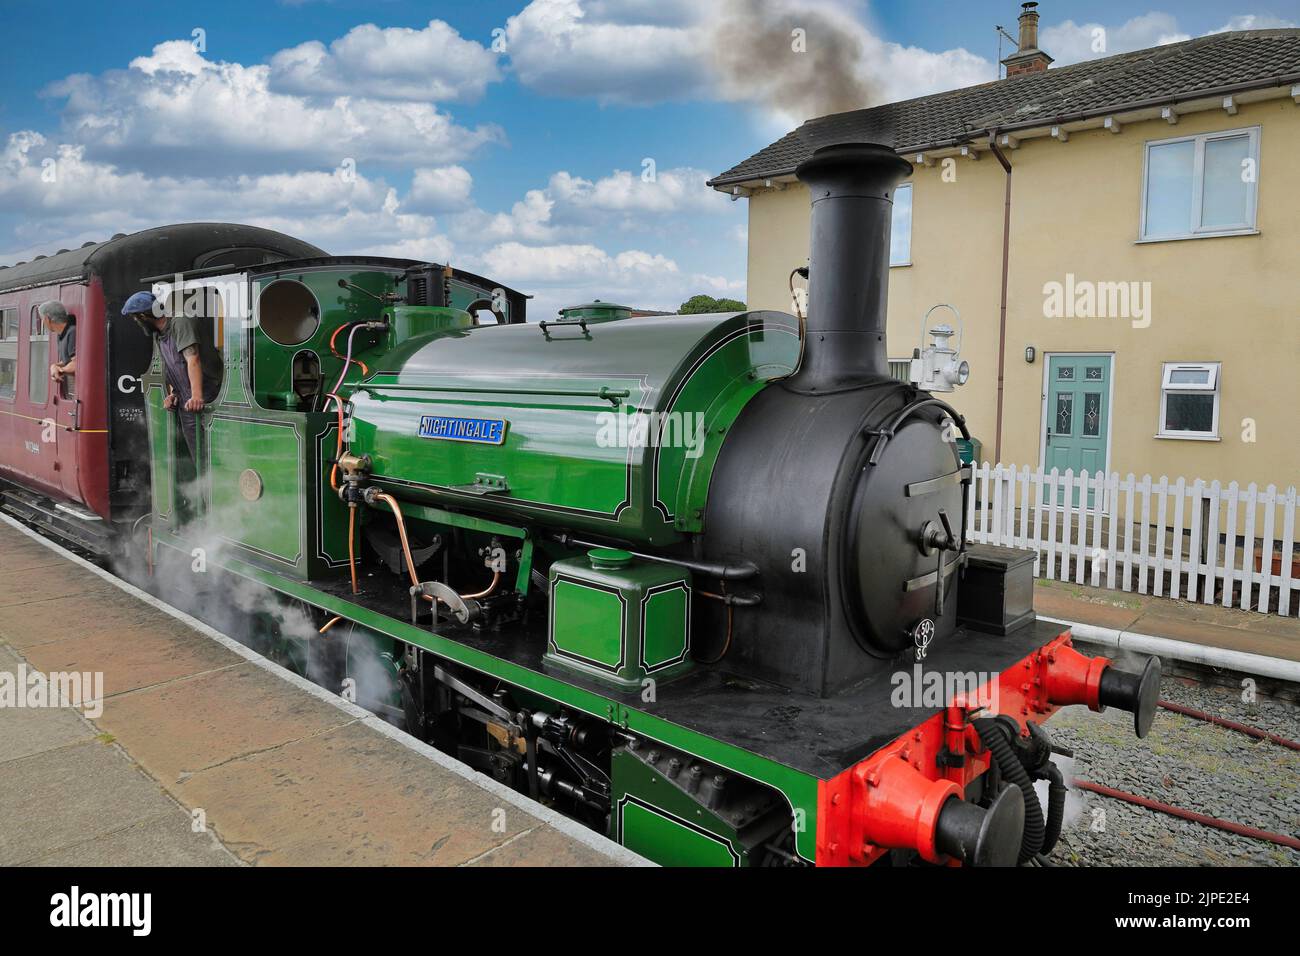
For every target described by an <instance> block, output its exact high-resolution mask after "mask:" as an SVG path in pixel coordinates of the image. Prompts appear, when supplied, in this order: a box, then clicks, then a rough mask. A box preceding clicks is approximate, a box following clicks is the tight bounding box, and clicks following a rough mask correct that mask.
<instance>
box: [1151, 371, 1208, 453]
mask: <svg viewBox="0 0 1300 956" xmlns="http://www.w3.org/2000/svg"><path fill="white" fill-rule="evenodd" d="M1222 364H1223V363H1221V362H1165V363H1164V365H1163V366H1162V367H1161V371H1160V431H1159V432H1157V433H1156V437H1157V438H1182V439H1188V440H1190V441H1218V440H1219V399H1220V397H1221V396H1222V390H1221V388H1220V384H1221V381H1222V377H1223V376H1222V374H1221V373H1222ZM1180 369H1194V370H1196V371H1206V372H1209V381H1208V382H1201V383H1194V384H1188V383H1186V382H1177V383H1175V382H1172V381H1171V378H1172V377H1173V372H1175V371H1177V370H1180ZM1206 393H1211V394H1213V395H1214V418H1213V421H1212V422H1211V425H1210V430H1209V431H1208V432H1192V431H1170V430H1169V429H1168V428H1166V426H1165V412H1166V408H1167V404H1166V399H1167V398H1168V397H1169V396H1170V395H1204V394H1206Z"/></svg>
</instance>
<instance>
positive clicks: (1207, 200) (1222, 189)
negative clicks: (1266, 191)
mask: <svg viewBox="0 0 1300 956" xmlns="http://www.w3.org/2000/svg"><path fill="white" fill-rule="evenodd" d="M1249 155H1250V137H1249V136H1233V137H1231V138H1229V139H1211V140H1207V141H1206V143H1205V184H1204V186H1203V187H1202V189H1203V192H1202V193H1201V225H1202V226H1204V227H1206V228H1211V229H1212V228H1223V227H1226V226H1244V225H1246V224H1247V223H1248V222H1249V221H1250V215H1249V212H1250V211H1249V209H1248V208H1247V201H1248V197H1249V192H1248V185H1247V183H1246V181H1245V179H1244V178H1243V175H1242V174H1243V172H1244V171H1243V169H1242V165H1241V164H1242V162H1243V161H1244V160H1245V159H1246V158H1247V157H1248V156H1249Z"/></svg>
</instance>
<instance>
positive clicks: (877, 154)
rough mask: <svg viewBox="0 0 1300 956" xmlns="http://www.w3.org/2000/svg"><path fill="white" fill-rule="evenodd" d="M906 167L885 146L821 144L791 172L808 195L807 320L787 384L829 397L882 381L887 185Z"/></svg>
mask: <svg viewBox="0 0 1300 956" xmlns="http://www.w3.org/2000/svg"><path fill="white" fill-rule="evenodd" d="M911 172H912V166H911V164H910V163H908V162H907V160H905V159H903V158H902V157H901V156H899V155H898V154H897V153H895V152H894V150H893V149H891V148H890V147H888V146H882V145H879V144H877V143H840V144H836V145H834V146H823V147H822V148H821V149H819V150H817V151H816V152H815V153H813V155H812V158H811V159H809V160H807V161H806V162H804V163H803V164H801V165H800V166H799V168H798V169H797V170H795V175H796V176H798V177H799V179H800V181H801V182H803V183H804V185H806V186H807V187H808V191H809V192H810V193H811V196H812V236H811V247H810V256H809V267H808V269H809V273H808V321H807V323H806V325H805V330H804V352H803V360H802V362H801V363H800V366H799V371H798V373H797V374H795V375H794V376H792V377H791V378H790V379H789V380H788V387H790V388H792V389H794V390H795V391H799V392H808V393H812V392H816V393H825V392H836V391H843V390H845V389H849V388H857V387H859V386H861V385H865V384H869V383H871V382H872V381H876V380H878V379H881V378H888V377H889V356H888V350H887V348H886V343H885V310H886V304H887V299H888V294H889V227H890V219H891V217H892V214H893V208H894V187H895V186H897V185H898V183H899V182H900V181H901V180H902V179H904V178H905V177H907V176H909V175H910V174H911Z"/></svg>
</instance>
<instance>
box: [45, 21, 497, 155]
mask: <svg viewBox="0 0 1300 956" xmlns="http://www.w3.org/2000/svg"><path fill="white" fill-rule="evenodd" d="M269 78H270V67H267V66H244V65H242V64H239V63H227V62H223V61H212V60H208V59H206V58H204V57H203V56H202V55H201V54H199V53H196V52H195V51H194V49H193V47H192V46H191V44H190V43H189V41H186V40H169V41H167V42H165V43H160V44H158V45H157V46H156V47H154V49H153V53H152V54H151V55H150V56H147V57H137V58H136V59H135V60H132V61H131V65H130V68H129V69H127V70H112V71H109V72H107V73H104V74H102V75H100V76H97V77H96V76H90V75H88V74H74V75H73V76H69V77H68V78H66V79H65V80H63V81H61V82H59V83H56V84H53V85H52V86H51V87H50V88H49V91H48V92H49V93H50V94H52V95H54V96H60V97H63V98H65V99H66V104H65V107H64V128H65V132H66V133H67V134H68V136H69V137H71V138H72V139H74V140H76V141H78V142H80V143H82V144H84V145H85V146H86V147H87V149H88V150H89V151H90V154H92V155H102V156H109V157H114V158H117V159H120V160H121V159H124V160H129V161H130V162H131V163H132V164H133V165H138V166H140V167H142V168H187V169H191V170H194V171H195V172H212V171H222V172H229V171H230V170H231V167H232V166H241V165H242V166H244V167H245V168H256V167H258V166H262V167H265V165H266V164H267V163H268V162H271V163H279V164H282V165H283V164H287V163H298V164H308V163H319V162H320V161H321V158H322V157H325V158H326V159H327V161H330V162H341V161H342V160H343V159H344V158H347V157H350V158H352V159H354V160H355V161H357V162H362V161H370V162H383V163H386V164H400V163H408V164H416V163H418V164H420V165H431V164H437V163H443V162H457V161H461V160H464V159H466V158H467V157H469V156H471V155H472V154H473V153H474V152H476V151H477V150H478V149H479V148H480V147H481V146H483V145H484V144H486V143H492V142H501V141H503V140H504V134H503V133H502V131H501V130H500V128H499V127H496V126H494V125H483V126H479V127H476V128H474V129H466V128H464V127H461V126H458V125H456V123H455V122H453V120H452V118H451V117H450V116H449V115H448V114H446V113H441V112H439V111H438V110H437V109H436V108H435V107H433V106H432V105H431V104H428V103H415V102H400V101H392V100H373V99H365V98H358V97H351V96H338V97H336V98H334V99H333V100H331V101H329V102H327V103H316V102H312V101H309V100H307V99H305V98H303V97H298V96H292V95H289V94H285V93H277V92H274V91H273V90H272V89H271V88H270V84H269Z"/></svg>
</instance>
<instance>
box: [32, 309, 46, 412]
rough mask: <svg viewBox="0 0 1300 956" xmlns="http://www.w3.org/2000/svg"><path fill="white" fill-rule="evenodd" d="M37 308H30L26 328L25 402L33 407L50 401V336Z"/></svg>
mask: <svg viewBox="0 0 1300 956" xmlns="http://www.w3.org/2000/svg"><path fill="white" fill-rule="evenodd" d="M39 308H40V306H36V305H34V306H32V316H31V324H30V325H28V327H27V400H28V401H30V402H31V403H32V404H33V405H44V404H45V403H46V402H48V401H49V400H50V334H49V332H48V331H47V330H46V328H45V320H44V319H42V318H41V314H40V312H38V311H37V309H39Z"/></svg>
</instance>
